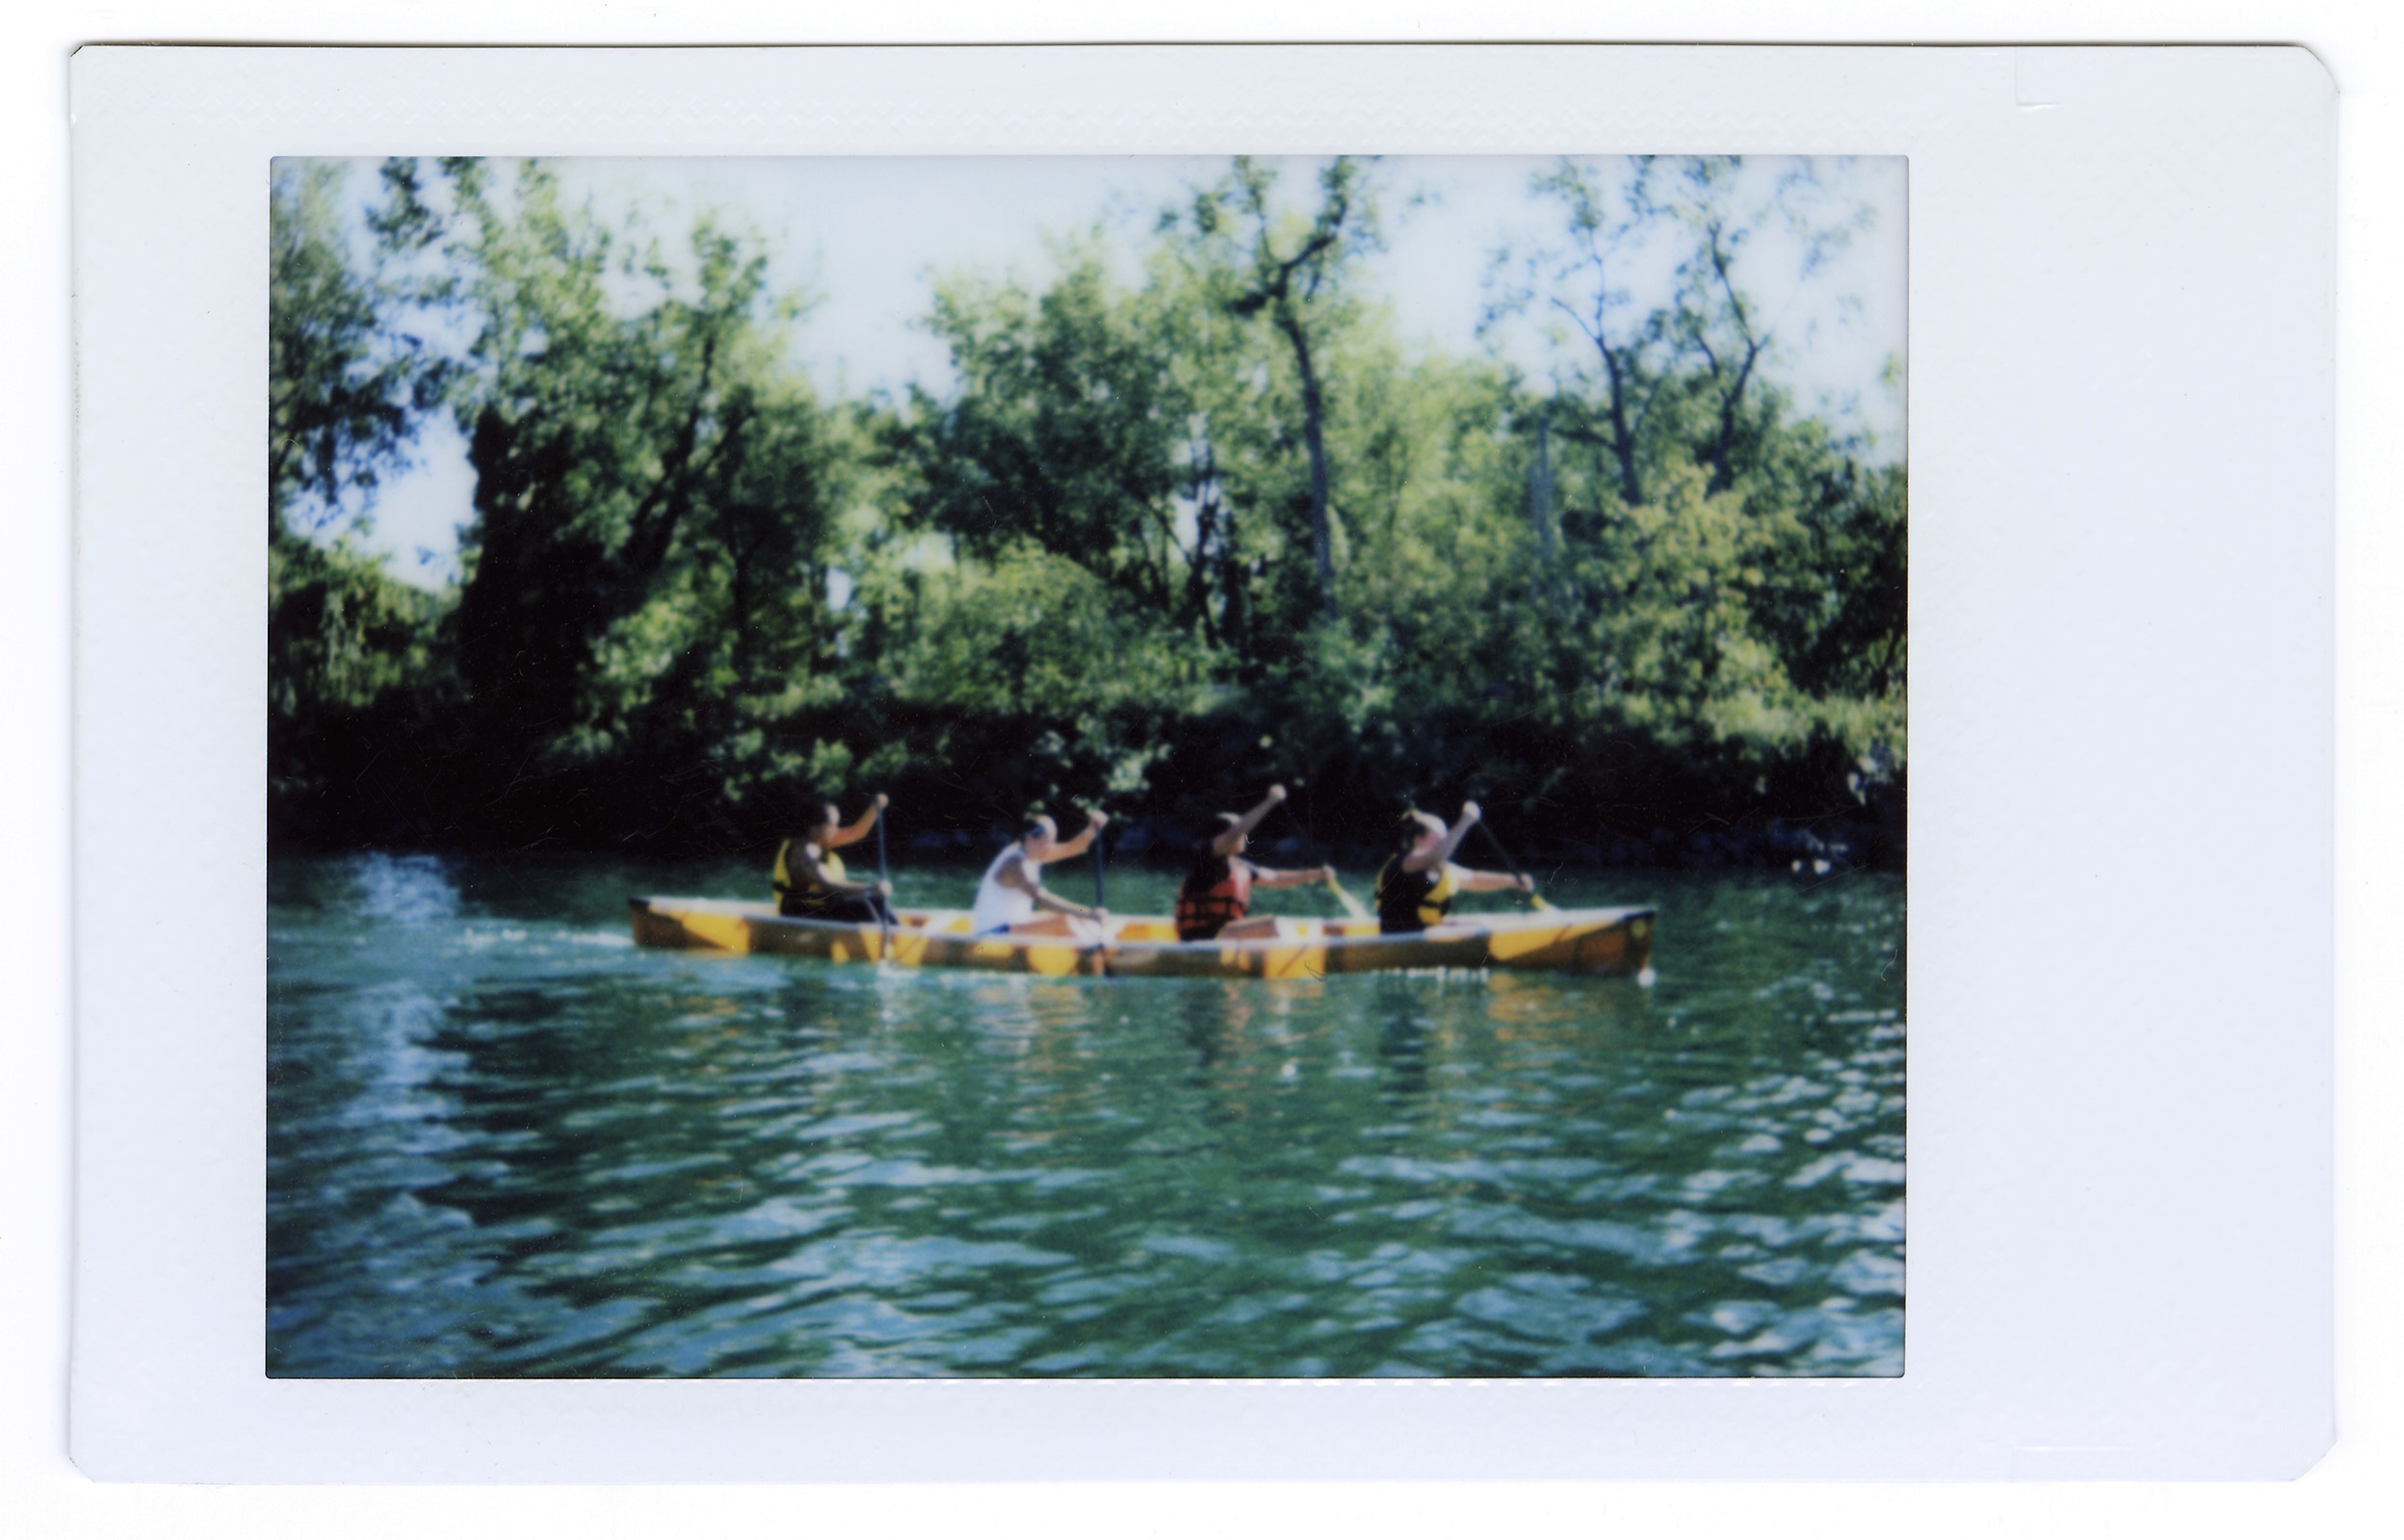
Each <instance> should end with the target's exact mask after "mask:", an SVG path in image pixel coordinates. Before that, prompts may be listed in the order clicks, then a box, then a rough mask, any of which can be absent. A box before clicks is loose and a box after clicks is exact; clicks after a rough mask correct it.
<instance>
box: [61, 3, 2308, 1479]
mask: <svg viewBox="0 0 2404 1540" xmlns="http://www.w3.org/2000/svg"><path fill="white" fill-rule="evenodd" d="M72 105H73V112H74V122H75V127H74V198H75V228H74V236H75V277H76V327H77V339H76V341H77V383H78V403H77V409H78V416H77V423H76V444H77V451H76V453H77V526H76V563H77V564H76V580H75V581H76V587H75V605H76V628H75V636H76V696H75V703H74V710H75V726H74V730H75V753H76V769H75V806H74V845H75V857H74V858H75V894H76V897H75V919H74V925H75V933H76V960H75V974H74V979H75V984H74V987H75V998H76V1003H77V1017H78V1042H77V1050H78V1065H77V1069H78V1101H77V1159H78V1168H77V1182H78V1190H77V1255H76V1297H75V1322H74V1342H73V1369H72V1390H71V1394H72V1408H71V1420H72V1421H71V1428H72V1434H71V1437H72V1450H73V1453H74V1456H75V1458H76V1460H77V1462H78V1463H79V1464H80V1465H81V1466H82V1467H83V1469H85V1470H86V1471H87V1472H88V1473H90V1474H91V1475H96V1476H100V1477H104V1478H121V1479H151V1480H206V1481H440V1480H451V1481H457V1480H469V1481H474V1480H514V1481H524V1480H546V1481H639V1480H640V1481H660V1480H668V1481H679V1480H681V1481H716V1480H760V1479H823V1480H909V1479H926V1478H930V1477H934V1478H954V1479H984V1480H1017V1479H1088V1478H1137V1477H1163V1478H1165V1477H1184V1476H1229V1477H1236V1476H1241V1477H1255V1478H1284V1477H1347V1478H1348V1477H1359V1478H1393V1477H1403V1478H1411V1477H1440V1476H1476V1477H1512V1478H1529V1477H1562V1476H1616V1475H1642V1476H1652V1477H1720V1476H1749V1477H1769V1476H1803V1477H1851V1478H1880V1477H2002V1476H2038V1477H2051V1476H2115V1477H2193V1476H2204V1477H2222V1478H2228V1477H2275V1476H2285V1475H2295V1474H2298V1473H2299V1472H2301V1471H2302V1470H2304V1469H2306V1468H2308V1467H2309V1466H2310V1465H2311V1464H2312V1463H2313V1461H2314V1460H2316V1459H2317V1458H2318V1457H2319V1455H2320V1454H2321V1453H2322V1452H2323V1451H2324V1450H2325V1449H2327V1448H2328V1447H2329V1444H2330V1442H2331V1438H2332V1430H2331V1425H2330V1408H2331V1376H2332V1345H2331V1329H2332V1272H2331V1237H2332V1229H2331V1202H2332V1194H2331V1126H2330V1114H2331V1102H2332V1087H2331V1079H2330V1076H2331V1033H2332V1021H2333V1014H2334V997H2333V987H2334V986H2333V964H2334V951H2333V939H2332V935H2333V925H2334V909H2333V893H2332V874H2333V833H2332V829H2333V823H2332V816H2333V793H2332V788H2333V776H2334V760H2333V742H2332V729H2333V722H2334V669H2333V643H2332V638H2333V635H2334V621H2333V613H2332V608H2331V598H2332V595H2331V590H2332V585H2333V582H2334V577H2335V574H2334V570H2333V553H2334V543H2333V541H2334V452H2333V424H2334V378H2335V338H2334V284H2335V243H2336V224H2335V185H2336V184H2335V173H2336V163H2335V140H2334V134H2335V121H2336V113H2335V89H2334V86H2333V85H2332V83H2331V81H2330V79H2329V77H2328V75H2327V73H2326V71H2325V70H2324V69H2323V68H2322V66H2321V65H2320V64H2319V63H2318V62H2317V61H2316V60H2314V59H2313V56H2312V55H2311V54H2310V53H2309V52H2307V51H2305V50H2302V49H2297V48H2062V49H2055V48H2025V47H2021V48H2012V47H2001V48H1942V49H1925V48H1878V47H1865V48H1853V47H1807V48H1777V47H1723V46H1704V47H1603V46H1586V45H1571V46H1527V45H1468V46H1409V45H1403V46H1396V45H1331V46H1284V45H1280V46H1261V47H1244V46H1203V47H1165V46H1147V47H1123V48H1122V47H1078V48H1062V47H1006V48H906V49H878V48H829V49H810V48H801V49H681V50H614V49H560V50H545V49H475V50H449V49H397V50H380V49H304V48H291V49H274V48H269V49H259V48H135V47H94V48H87V49H85V50H83V51H82V52H81V53H79V54H78V55H77V56H76V59H75V61H74V66H73V82H72ZM1238 150H1242V151H1249V152H1253V153H1260V154H1279V153H1295V154H1311V153H1330V152H1336V151H1376V152H1383V153H1391V154H1413V153H1430V154H1432V153H1443V154H1476V153H1509V154H1550V153H1561V152H1575V153H1607V152H1616V151H1654V152H1666V153H1675V152H1728V151H1741V152H1746V153H1754V154H1772V153H1860V154H1886V155H1902V156H1905V157H1907V158H1908V161H1909V168H1910V169H1909V179H1908V180H1909V193H1908V196H1909V203H1910V223H1911V230H1910V242H1911V251H1910V272H1911V295H1910V336H1909V344H1908V346H1909V368H1908V375H1909V408H1910V419H1909V420H1910V433H1911V511H1912V520H1911V522H1912V535H1913V552H1912V562H1911V581H1912V585H1913V594H1912V599H1913V604H1912V662H1913V666H1914V681H1913V692H1912V700H1911V716H1912V739H1913V743H1912V747H1913V751H1914V766H1913V770H1914V774H1913V781H1914V786H1913V792H1914V808H1913V814H1912V822H1911V831H1910V832H1911V836H1912V842H1911V844H1912V848H1911V872H1910V899H1911V904H1912V914H1913V921H1912V926H1911V933H1912V944H1913V948H1914V952H1915V953H1916V954H1915V955H1914V956H1913V957H1912V959H1911V961H1912V968H1913V972H1912V975H1911V981H1910V1009H1909V1011H1908V1013H1907V1019H1908V1025H1909V1029H1910V1063H1909V1073H1908V1076H1907V1080H1906V1097H1907V1106H1908V1110H1909V1117H1910V1130H1911V1132H1910V1138H1909V1154H1910V1160H1909V1180H1908V1187H1907V1194H1908V1201H1909V1214H1910V1222H1909V1226H1908V1229H1907V1233H1906V1241H1907V1246H1908V1262H1909V1273H1908V1278H1909V1293H1908V1296H1907V1301H1906V1360H1905V1362H1906V1367H1905V1372H1904V1374H1903V1375H1902V1376H1901V1377H1900V1378H1898V1379H1892V1380H1872V1379H1866V1380H1845V1381H1833V1380H1831V1381H1764V1380H1740V1381H1684V1380H1678V1381H1667V1380H1653V1381H1596V1380H1573V1381H1551V1380H1548V1381H1510V1382H1503V1381H1491V1380H1476V1381H1440V1382H1432V1383H1408V1384H1392V1383H1384V1382H1361V1381H1227V1382H1220V1381H1176V1382H1130V1381H1068V1382H1028V1381H964V1380H926V1381H809V1380H802V1381H772V1382H762V1381H723V1380H714V1381H678V1382H632V1381H584V1380H549V1381H532V1382H526V1381H510V1382H503V1381H490V1380H478V1381H426V1380H295V1379H270V1378H268V1377H267V1375H266V1373H265V1367H264V1366H265V1350H264V1333H265V1320H264V1318H265V1308H264V1306H265V1283H264V1277H265V1249H266V1240H265V1212H264V1204H265V1098H264V1087H263V1076H264V1068H265V1024H264V1007H265V989H266V964H265V955H266V953H265V948H266V929H265V914H266V902H265V850H266V815H265V793H264V789H265V775H264V764H265V743H266V732H265V722H266V709H265V699H266V678H265V635H264V617H265V613H266V561H265V543H264V541H263V540H261V539H260V538H259V532H260V528H261V524H262V518H261V509H263V506H264V503H265V493H266V486H265V481H266V457H265V456H264V455H263V454H262V453H261V449H262V446H263V443H264V439H265V421H266V419H265V406H266V395H265V389H264V384H265V378H266V368H265V364H266V337H267V329H266V302H267V284H266V257H267V239H266V236H267V207H268V205H267V196H266V194H267V176H268V166H269V163H270V161H271V160H272V159H273V158H274V157H277V156H300V155H380V154H389V153H407V154H482V155H527V154H541V155H554V156H568V155H679V156H685V155H690V156H704V155H807V154H844V155H863V154H868V155H931V154H954V153H960V154H1021V155H1024V154H1055V153H1080V154H1090V153H1096V152H1103V153H1112V154H1118V153H1124V154H1129V155H1138V154H1171V153H1174V154H1192V153H1222V152H1232V151H1238Z"/></svg>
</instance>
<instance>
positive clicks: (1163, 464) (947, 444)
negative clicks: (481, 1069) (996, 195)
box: [896, 231, 1199, 618]
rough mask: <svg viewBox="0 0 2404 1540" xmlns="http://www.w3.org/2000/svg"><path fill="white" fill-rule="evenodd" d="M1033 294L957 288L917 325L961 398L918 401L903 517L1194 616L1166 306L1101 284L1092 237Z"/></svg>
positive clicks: (1151, 606)
mask: <svg viewBox="0 0 2404 1540" xmlns="http://www.w3.org/2000/svg"><path fill="white" fill-rule="evenodd" d="M1055 254H1056V256H1057V257H1058V260H1059V263H1060V272H1059V274H1058V276H1057V277H1056V278H1055V280H1054V281H1053V282H1052V283H1051V284H1050V285H1049V286H1048V287H1046V288H1045V289H1043V290H1042V291H1041V292H1040V293H1037V294H1031V293H1029V292H1028V290H1027V289H1026V288H1025V287H1023V286H1022V285H1020V284H1017V283H1000V284H996V283H987V282H980V281H978V280H975V279H973V278H969V277H965V276H955V277H954V278H952V279H950V280H948V281H946V282H944V283H942V284H941V285H939V286H938V288H937V290H936V294H935V304H934V311H933V314H932V315H931V316H929V317H928V323H927V324H928V327H929V329H931V330H932V331H933V332H934V333H935V335H936V336H938V337H940V338H942V339H943V341H944V343H945V344H946V345H947V346H948V347H949V349H950V350H951V355H952V367H953V371H954V374H955V375H957V377H958V380H959V384H958V389H957V391H956V393H955V394H954V396H953V397H952V399H950V400H949V401H937V400H936V399H935V398H934V397H933V396H931V395H930V394H928V392H927V391H926V390H925V389H924V388H917V389H914V391H913V393H912V397H911V412H910V416H909V418H908V420H907V422H906V423H905V424H904V425H902V431H901V434H900V437H899V438H898V440H897V444H896V447H897V448H898V449H899V450H900V451H901V452H902V454H903V455H904V456H905V457H907V458H908V460H909V462H910V463H911V465H912V466H913V468H914V471H915V475H916V478H917V483H918V484H917V488H916V490H915V492H914V494H913V496H912V498H911V505H910V509H911V514H912V516H913V518H915V519H916V520H917V521H918V522H919V523H920V524H922V525H924V526H925V527H928V528H931V529H935V530H939V531H942V532H943V533H945V534H947V535H952V536H954V538H956V539H958V540H959V541H960V542H961V544H962V545H963V546H964V548H966V549H967V550H968V551H970V552H971V553H973V554H975V555H977V556H980V557H983V558H994V557H997V556H999V555H1001V554H1002V553H1004V552H1006V550H1007V549H1008V548H1009V547H1010V546H1011V545H1012V544H1014V543H1015V542H1018V541H1022V540H1025V541H1032V543H1034V544H1035V545H1038V546H1041V547H1042V548H1043V549H1045V550H1047V551H1050V552H1052V553H1054V554H1055V555H1057V556H1059V557H1061V558H1063V559H1065V560H1067V561H1074V562H1076V563H1078V564H1079V565H1081V566H1083V567H1084V568H1086V569H1087V570H1088V571H1090V572H1092V573H1093V575H1094V576H1095V577H1097V578H1099V579H1101V580H1102V581H1103V582H1104V583H1106V584H1108V585H1110V586H1111V587H1115V588H1117V589H1118V590H1120V591H1121V592H1122V593H1124V594H1125V595H1126V596H1127V597H1128V598H1129V599H1131V600H1132V601H1134V602H1135V603H1137V604H1138V605H1140V606H1143V607H1144V608H1146V609H1148V610H1151V611H1154V612H1156V613H1168V612H1170V611H1172V610H1175V609H1177V608H1179V607H1180V606H1183V607H1185V608H1186V610H1187V618H1199V616H1198V614H1196V613H1195V609H1196V605H1197V595H1196V594H1195V592H1194V589H1193V587H1192V585H1191V583H1190V582H1189V581H1187V573H1186V572H1185V571H1182V570H1181V568H1184V567H1186V566H1187V565H1188V561H1189V553H1188V552H1187V551H1186V550H1185V549H1183V548H1182V546H1181V542H1180V539H1179V535H1178V529H1177V518H1176V507H1175V500H1176V498H1177V496H1178V494H1179V493H1180V491H1182V490H1184V489H1185V487H1186V485H1187V483H1189V476H1188V475H1187V473H1186V472H1185V471H1184V469H1183V468H1181V466H1180V463H1179V458H1180V455H1181V453H1182V452H1183V451H1184V450H1185V448H1186V447H1187V443H1188V434H1189V431H1190V428H1191V425H1192V418H1193V405H1192V404H1191V403H1190V402H1189V400H1188V399H1187V396H1186V393H1185V391H1184V390H1183V389H1182V388H1181V385H1180V382H1179V381H1178V379H1177V378H1176V377H1175V375H1174V373H1173V372H1172V370H1171V368H1170V363H1169V359H1170V357H1171V354H1170V352H1169V350H1168V349H1167V348H1166V347H1164V346H1163V341H1164V339H1163V336H1162V335H1161V330H1162V328H1161V326H1160V325H1159V323H1158V319H1157V317H1158V312H1159V306H1160V302H1161V297H1159V296H1157V295H1155V294H1154V293H1151V292H1149V291H1137V292H1130V291H1128V290H1126V289H1124V288H1122V287H1121V286H1120V285H1118V284H1116V283H1114V282H1112V281H1111V276H1110V274H1109V271H1108V267H1107V262H1106V256H1105V249H1104V247H1103V245H1102V242H1101V238H1100V234H1099V232H1098V231H1097V232H1093V233H1090V234H1088V235H1086V236H1084V237H1083V238H1081V239H1078V240H1074V241H1069V242H1064V243H1061V244H1059V245H1058V247H1057V248H1056V251H1055Z"/></svg>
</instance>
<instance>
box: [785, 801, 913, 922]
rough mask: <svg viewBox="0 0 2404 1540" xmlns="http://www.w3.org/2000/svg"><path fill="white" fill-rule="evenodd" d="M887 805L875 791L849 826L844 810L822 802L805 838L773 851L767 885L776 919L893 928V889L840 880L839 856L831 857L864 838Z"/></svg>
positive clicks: (840, 866) (786, 842) (871, 883)
mask: <svg viewBox="0 0 2404 1540" xmlns="http://www.w3.org/2000/svg"><path fill="white" fill-rule="evenodd" d="M886 800H887V799H886V796H885V794H884V793H882V792H878V793H877V794H876V800H875V802H873V803H871V804H870V805H869V809H868V811H867V812H865V813H862V814H861V815H860V816H859V818H858V819H857V820H856V821H855V822H850V823H846V822H843V811H842V809H840V808H838V807H836V806H835V804H834V803H832V802H826V803H823V804H821V805H820V807H819V811H818V822H816V823H813V824H812V825H810V829H809V832H808V834H807V835H806V836H805V837H803V838H801V839H799V840H787V841H785V842H784V843H783V844H782V845H779V846H777V847H776V867H775V871H774V874H773V875H772V879H771V880H772V881H773V882H774V884H775V888H776V912H777V913H778V914H782V915H790V916H793V917H794V918H796V919H801V920H835V921H842V922H847V923H850V922H859V923H866V924H870V925H891V924H892V923H893V906H892V902H891V900H892V898H893V886H892V884H890V883H886V882H853V881H851V880H850V879H849V878H848V877H846V876H845V875H844V872H843V857H842V856H839V855H837V854H836V853H835V850H836V848H838V847H840V846H846V845H854V844H857V843H858V842H859V841H861V840H863V839H865V838H867V837H868V832H869V830H871V829H873V828H875V826H876V820H877V819H878V818H880V817H882V816H883V814H884V811H885V803H886Z"/></svg>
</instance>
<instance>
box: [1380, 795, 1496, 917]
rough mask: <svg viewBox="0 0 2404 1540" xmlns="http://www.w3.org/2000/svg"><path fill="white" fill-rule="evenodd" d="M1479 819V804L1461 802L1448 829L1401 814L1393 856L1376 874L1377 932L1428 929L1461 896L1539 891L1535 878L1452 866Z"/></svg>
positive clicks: (1416, 814)
mask: <svg viewBox="0 0 2404 1540" xmlns="http://www.w3.org/2000/svg"><path fill="white" fill-rule="evenodd" d="M1480 816H1481V815H1480V813H1479V812H1478V808H1477V804H1476V803H1475V802H1463V803H1462V804H1461V816H1460V818H1459V820H1458V821H1457V822H1454V823H1453V825H1452V826H1451V827H1450V828H1449V829H1448V828H1446V827H1445V826H1444V821H1443V820H1442V819H1440V818H1438V817H1436V816H1435V815H1434V814H1433V813H1422V812H1420V811H1419V810H1418V809H1417V808H1413V809H1412V810H1411V811H1410V812H1408V813H1405V814H1403V815H1402V826H1401V828H1400V829H1399V830H1398V832H1397V833H1396V835H1395V842H1394V854H1393V856H1392V857H1391V858H1389V859H1388V860H1387V862H1386V864H1385V865H1384V866H1382V867H1380V868H1378V869H1377V928H1378V930H1379V931H1381V932H1382V933H1384V934H1386V935H1390V936H1392V935H1410V934H1413V933H1415V932H1417V931H1421V930H1424V929H1426V928H1427V927H1429V926H1431V925H1434V924H1436V923H1437V922H1439V921H1441V920H1442V919H1443V918H1444V917H1445V916H1446V915H1448V914H1450V913H1451V912H1452V900H1453V899H1454V898H1455V897H1456V896H1458V895H1460V894H1463V893H1501V892H1504V891H1507V890H1509V889H1512V888H1517V889H1518V890H1519V891H1520V892H1522V893H1532V892H1534V891H1535V886H1536V884H1535V879H1534V878H1532V877H1528V876H1514V875H1513V874H1510V873H1508V872H1473V871H1471V870H1470V869H1469V868H1467V867H1465V866H1455V865H1453V864H1452V852H1453V851H1454V850H1456V849H1458V848H1460V844H1461V838H1462V836H1464V835H1466V834H1467V833H1468V832H1469V830H1470V826H1471V825H1472V824H1474V823H1476V822H1477V820H1478V818H1479V817H1480Z"/></svg>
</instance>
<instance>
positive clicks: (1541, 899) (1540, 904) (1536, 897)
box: [1528, 893, 1554, 909]
mask: <svg viewBox="0 0 2404 1540" xmlns="http://www.w3.org/2000/svg"><path fill="white" fill-rule="evenodd" d="M1528 901H1529V903H1531V904H1533V905H1535V906H1536V907H1537V908H1539V909H1551V908H1553V907H1554V903H1553V901H1552V900H1550V899H1548V898H1546V897H1545V896H1544V895H1543V894H1541V893H1530V894H1529V895H1528Z"/></svg>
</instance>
